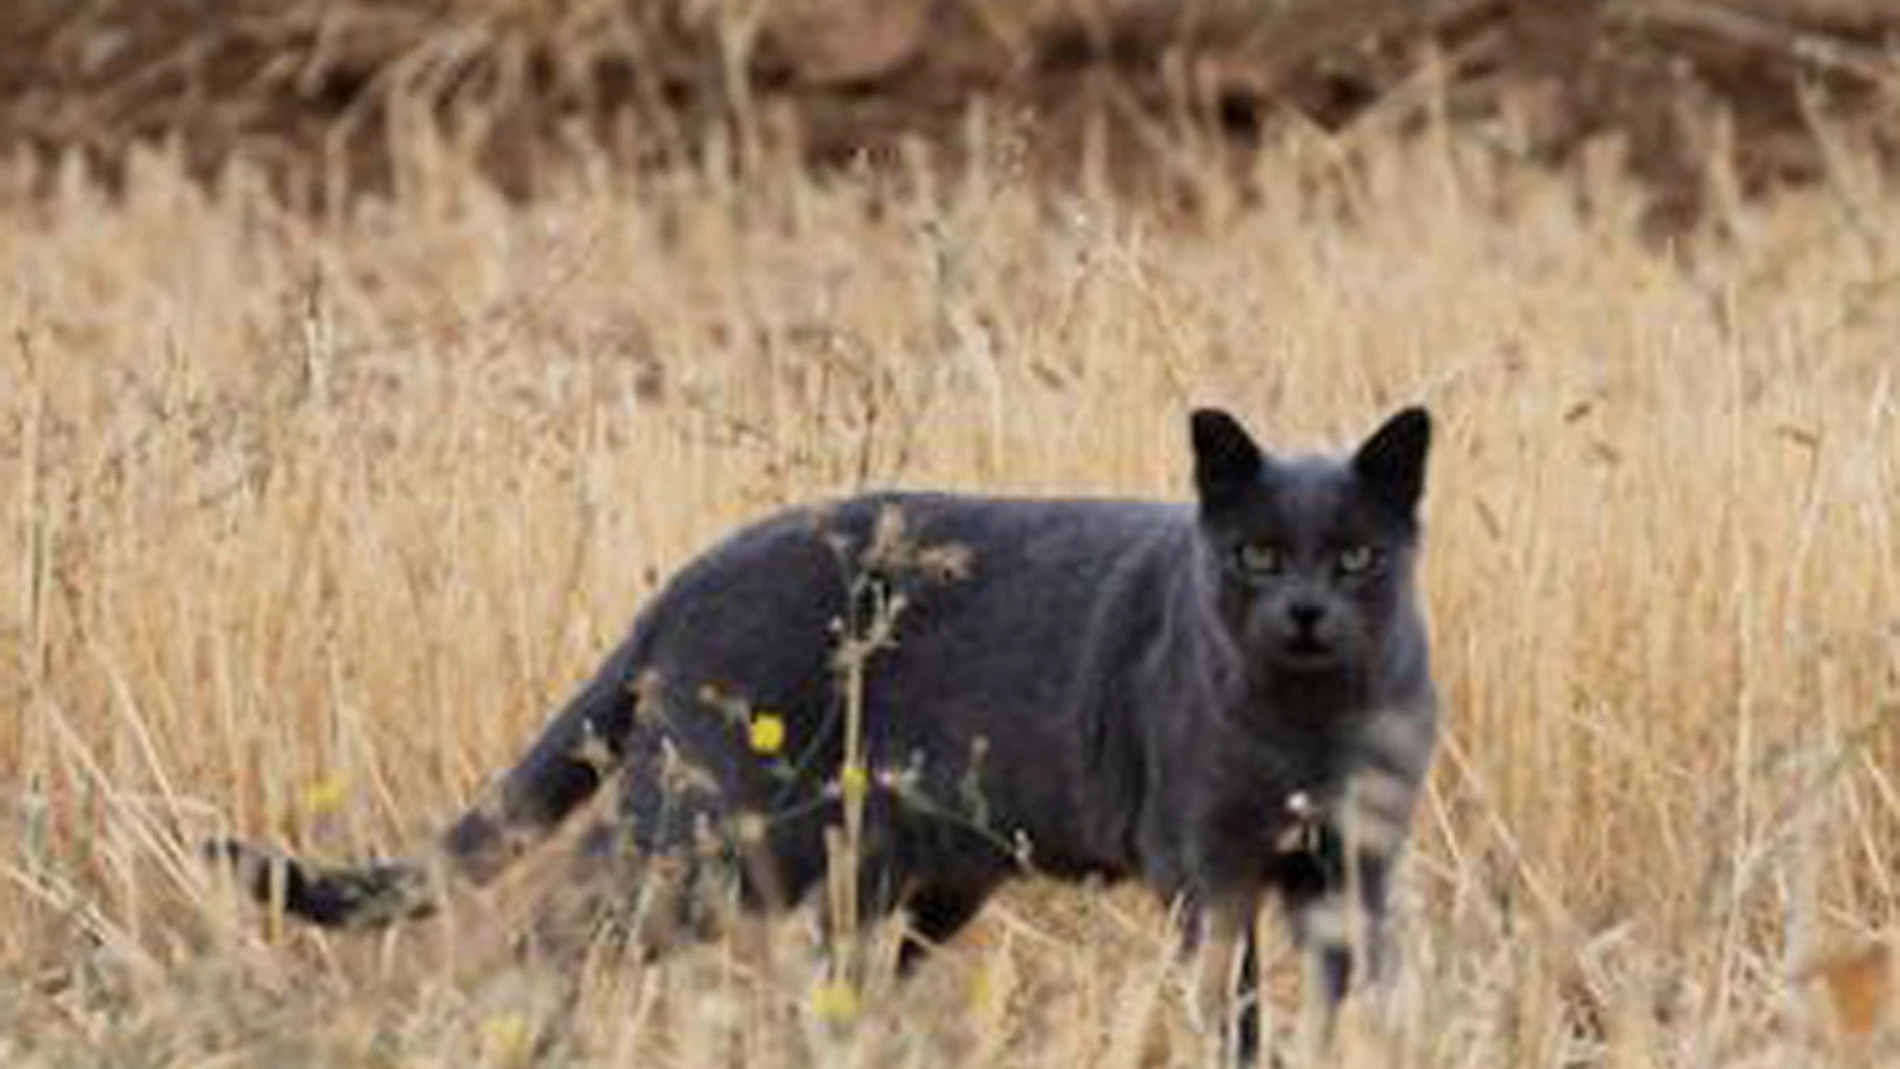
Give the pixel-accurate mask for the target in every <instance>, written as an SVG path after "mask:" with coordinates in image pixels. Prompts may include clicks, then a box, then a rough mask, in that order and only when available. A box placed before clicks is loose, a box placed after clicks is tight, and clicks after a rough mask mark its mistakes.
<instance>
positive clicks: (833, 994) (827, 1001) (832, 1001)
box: [811, 980, 858, 1024]
mask: <svg viewBox="0 0 1900 1069" xmlns="http://www.w3.org/2000/svg"><path fill="white" fill-rule="evenodd" d="M811 1012H812V1013H813V1014H814V1015H816V1016H817V1018H818V1019H819V1020H821V1021H824V1022H826V1023H827V1024H850V1023H851V1022H852V1021H855V1020H857V1019H858V991H857V989H856V988H854V987H852V986H851V985H850V984H848V983H845V982H844V981H843V980H827V981H825V982H824V983H822V984H819V985H818V986H817V987H816V988H814V989H813V990H812V993H811Z"/></svg>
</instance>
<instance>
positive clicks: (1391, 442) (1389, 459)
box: [1352, 405, 1432, 516]
mask: <svg viewBox="0 0 1900 1069" xmlns="http://www.w3.org/2000/svg"><path fill="white" fill-rule="evenodd" d="M1431 447H1432V417H1431V414H1430V413H1428V412H1426V411H1425V410H1424V409H1423V408H1420V407H1418V406H1416V405H1414V406H1412V407H1410V408H1405V409H1401V410H1399V411H1398V412H1397V413H1395V414H1394V415H1393V416H1392V418H1391V419H1388V420H1386V421H1385V423H1384V424H1382V425H1381V426H1380V427H1379V429H1378V430H1376V431H1373V432H1372V437H1370V438H1367V439H1366V441H1365V444H1364V445H1361V446H1360V447H1359V451H1358V452H1357V453H1354V454H1353V455H1352V470H1353V474H1355V475H1357V476H1358V477H1359V479H1360V480H1361V481H1362V482H1364V483H1365V485H1366V486H1368V487H1369V488H1371V490H1372V491H1373V493H1375V494H1377V495H1379V498H1380V499H1381V500H1383V501H1384V502H1385V503H1386V504H1388V505H1390V506H1391V507H1392V508H1393V509H1395V510H1396V511H1398V512H1399V513H1401V514H1403V515H1406V516H1410V515H1411V514H1412V512H1413V510H1415V509H1416V508H1418V499H1419V497H1420V496H1421V495H1422V494H1423V493H1424V492H1425V455H1426V454H1427V453H1429V452H1430V451H1431Z"/></svg>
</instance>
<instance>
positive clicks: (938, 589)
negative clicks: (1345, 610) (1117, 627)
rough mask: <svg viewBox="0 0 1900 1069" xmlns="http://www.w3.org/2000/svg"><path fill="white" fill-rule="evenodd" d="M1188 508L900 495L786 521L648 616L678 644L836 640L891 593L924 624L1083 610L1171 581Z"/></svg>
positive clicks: (752, 527) (680, 588)
mask: <svg viewBox="0 0 1900 1069" xmlns="http://www.w3.org/2000/svg"><path fill="white" fill-rule="evenodd" d="M1192 524H1193V511H1192V508H1191V507H1190V506H1186V505H1182V504H1176V503H1170V502H1159V501H1145V500H1137V499H1117V498H1086V497H1074V498H1055V497H1046V498H1037V497H995V496H981V495H971V494H954V493H929V492H908V491H890V492H880V493H870V494H863V495H859V496H855V497H849V498H843V499H839V500H833V501H828V502H820V503H816V504H810V505H800V506H795V507H792V508H787V509H783V510H781V511H779V512H776V513H773V514H771V515H768V516H766V517H764V518H763V519H760V520H756V521H754V522H752V523H750V524H747V525H745V526H743V527H741V528H739V529H737V530H735V531H734V532H733V533H731V534H730V535H728V536H726V537H725V538H723V539H721V540H720V541H719V542H717V543H715V544H714V545H713V546H711V547H710V548H708V549H707V550H705V551H704V552H702V553H701V554H700V555H699V556H698V557H696V558H694V559H692V560H691V561H689V562H688V563H687V564H685V565H684V566H683V567H681V568H680V570H679V571H678V572H677V573H676V574H675V575H674V577H673V578H672V580H671V581H670V582H669V583H668V584H667V585H666V586H665V587H664V588H663V589H662V590H661V592H660V593H659V594H658V595H657V596H656V597H655V598H654V599H653V601H652V602H650V603H649V605H648V608H647V611H646V613H644V614H643V615H644V616H645V617H647V618H648V621H649V624H650V625H651V624H659V623H663V624H664V625H665V627H666V628H667V629H668V630H691V631H695V632H699V633H706V632H707V631H709V630H710V631H712V632H716V633H718V634H720V635H722V636H724V637H725V638H726V639H727V640H729V641H730V640H734V639H739V638H742V637H748V636H755V635H756V636H758V637H761V638H774V639H780V640H788V639H790V638H792V637H793V636H794V635H805V634H813V633H815V634H816V635H817V636H818V637H819V638H820V639H821V640H827V641H828V640H829V636H830V632H831V629H832V627H833V622H834V621H835V620H837V619H838V618H839V617H840V616H841V614H843V613H844V612H845V611H846V609H847V607H848V605H847V602H848V600H849V598H850V597H851V596H852V589H853V587H854V585H857V586H860V587H861V585H862V580H863V579H864V578H865V577H866V576H875V577H876V578H877V579H879V580H880V581H885V580H894V581H897V582H899V583H901V584H902V585H904V586H905V588H906V589H907V590H908V591H909V596H910V598H911V601H912V605H913V608H914V609H915V610H917V611H919V612H930V613H932V614H933V615H935V614H937V613H940V612H948V613H955V612H957V611H958V610H959V608H960V607H965V606H969V607H979V606H981V607H984V608H985V611H987V606H988V604H989V603H991V602H993V601H995V600H996V599H997V598H998V597H1002V596H1008V597H1011V598H1013V599H1016V600H1017V601H1018V602H1019V603H1021V604H1022V605H1024V606H1032V605H1039V606H1041V607H1042V608H1043V609H1044V610H1045V611H1055V610H1060V609H1065V608H1066V609H1071V610H1073V609H1074V608H1075V607H1076V606H1075V604H1074V603H1076V602H1078V601H1080V600H1086V599H1090V598H1092V597H1094V596H1096V594H1097V593H1099V591H1100V590H1101V589H1102V588H1103V586H1104V585H1105V584H1107V583H1109V582H1111V581H1112V580H1113V577H1117V576H1127V575H1129V574H1131V573H1136V572H1142V573H1152V572H1155V571H1158V570H1164V569H1165V568H1166V567H1168V561H1169V559H1170V558H1171V557H1173V556H1174V554H1173V552H1172V549H1173V547H1175V546H1177V545H1182V544H1184V540H1185V538H1186V537H1187V536H1188V535H1190V534H1191V531H1192Z"/></svg>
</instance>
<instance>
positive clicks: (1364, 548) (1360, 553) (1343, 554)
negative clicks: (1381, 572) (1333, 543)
mask: <svg viewBox="0 0 1900 1069" xmlns="http://www.w3.org/2000/svg"><path fill="white" fill-rule="evenodd" d="M1377 561H1378V554H1377V553H1375V552H1374V551H1373V549H1372V547H1371V546H1368V545H1364V544H1360V545H1352V546H1347V547H1346V548H1345V549H1342V550H1340V551H1339V559H1338V561H1337V564H1338V567H1339V574H1341V575H1364V574H1365V573H1367V572H1369V571H1371V570H1372V566H1373V564H1375V563H1377Z"/></svg>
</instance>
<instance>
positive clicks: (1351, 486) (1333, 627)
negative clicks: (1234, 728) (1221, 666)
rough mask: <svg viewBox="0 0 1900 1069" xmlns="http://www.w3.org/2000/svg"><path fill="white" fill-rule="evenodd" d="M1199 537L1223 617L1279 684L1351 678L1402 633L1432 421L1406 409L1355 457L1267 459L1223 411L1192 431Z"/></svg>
mask: <svg viewBox="0 0 1900 1069" xmlns="http://www.w3.org/2000/svg"><path fill="white" fill-rule="evenodd" d="M1192 431H1193V441H1194V479H1195V487H1196V489H1197V491H1198V493H1199V496H1200V528H1201V535H1202V537H1203V539H1204V540H1205V543H1206V545H1207V546H1208V549H1209V551H1210V552H1209V560H1210V563H1211V567H1212V568H1213V571H1214V572H1215V576H1216V578H1215V582H1216V589H1217V590H1218V591H1219V600H1220V603H1221V607H1222V614H1223V616H1224V617H1225V619H1226V621H1227V624H1228V626H1229V627H1230V628H1232V629H1233V630H1234V632H1235V638H1236V640H1237V641H1238V643H1239V645H1240V648H1241V650H1242V652H1243V653H1244V654H1245V656H1247V657H1248V658H1249V660H1250V661H1253V662H1255V663H1257V664H1258V665H1260V666H1262V667H1265V668H1267V669H1269V670H1271V671H1274V672H1277V673H1293V674H1298V673H1337V672H1347V673H1351V672H1355V671H1358V670H1359V669H1361V668H1362V667H1363V666H1364V665H1366V664H1367V663H1368V661H1369V660H1370V659H1371V658H1373V657H1375V656H1376V655H1377V652H1378V651H1379V650H1380V649H1381V648H1382V647H1383V646H1384V645H1385V640H1386V638H1387V636H1388V634H1389V632H1391V630H1392V629H1394V628H1399V627H1406V626H1409V620H1410V614H1411V613H1412V611H1413V610H1412V604H1411V602H1412V593H1411V589H1412V561H1413V556H1414V549H1415V547H1416V545H1417V542H1418V533H1419V523H1418V507H1419V498H1420V496H1421V495H1422V494H1423V492H1424V489H1425V459H1426V454H1427V453H1428V452H1429V451H1430V448H1431V437H1432V425H1431V417H1430V416H1429V415H1428V414H1427V413H1426V411H1425V410H1424V409H1422V408H1407V409H1404V410H1402V411H1400V412H1398V413H1397V414H1395V415H1393V416H1392V417H1391V418H1390V419H1388V420H1386V421H1385V423H1384V424H1383V425H1381V426H1380V427H1379V429H1378V430H1376V431H1374V432H1373V433H1372V435H1371V436H1370V437H1368V438H1367V439H1366V440H1365V442H1364V443H1363V444H1361V445H1360V446H1359V447H1358V449H1356V450H1355V451H1353V452H1352V454H1351V455H1350V456H1343V457H1339V456H1327V457H1301V458H1294V459H1281V458H1277V457H1273V456H1270V455H1269V454H1268V453H1267V452H1266V451H1265V450H1263V449H1261V448H1260V446H1259V445H1258V444H1257V443H1255V441H1254V440H1253V437H1252V436H1251V435H1249V434H1248V433H1247V431H1246V429H1245V428H1244V427H1242V426H1241V425H1240V423H1239V422H1238V421H1237V420H1235V419H1234V418H1233V417H1232V416H1230V415H1228V414H1227V413H1226V412H1222V411H1220V410H1218V409H1201V410H1199V411H1196V412H1195V413H1194V416H1193V420H1192Z"/></svg>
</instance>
